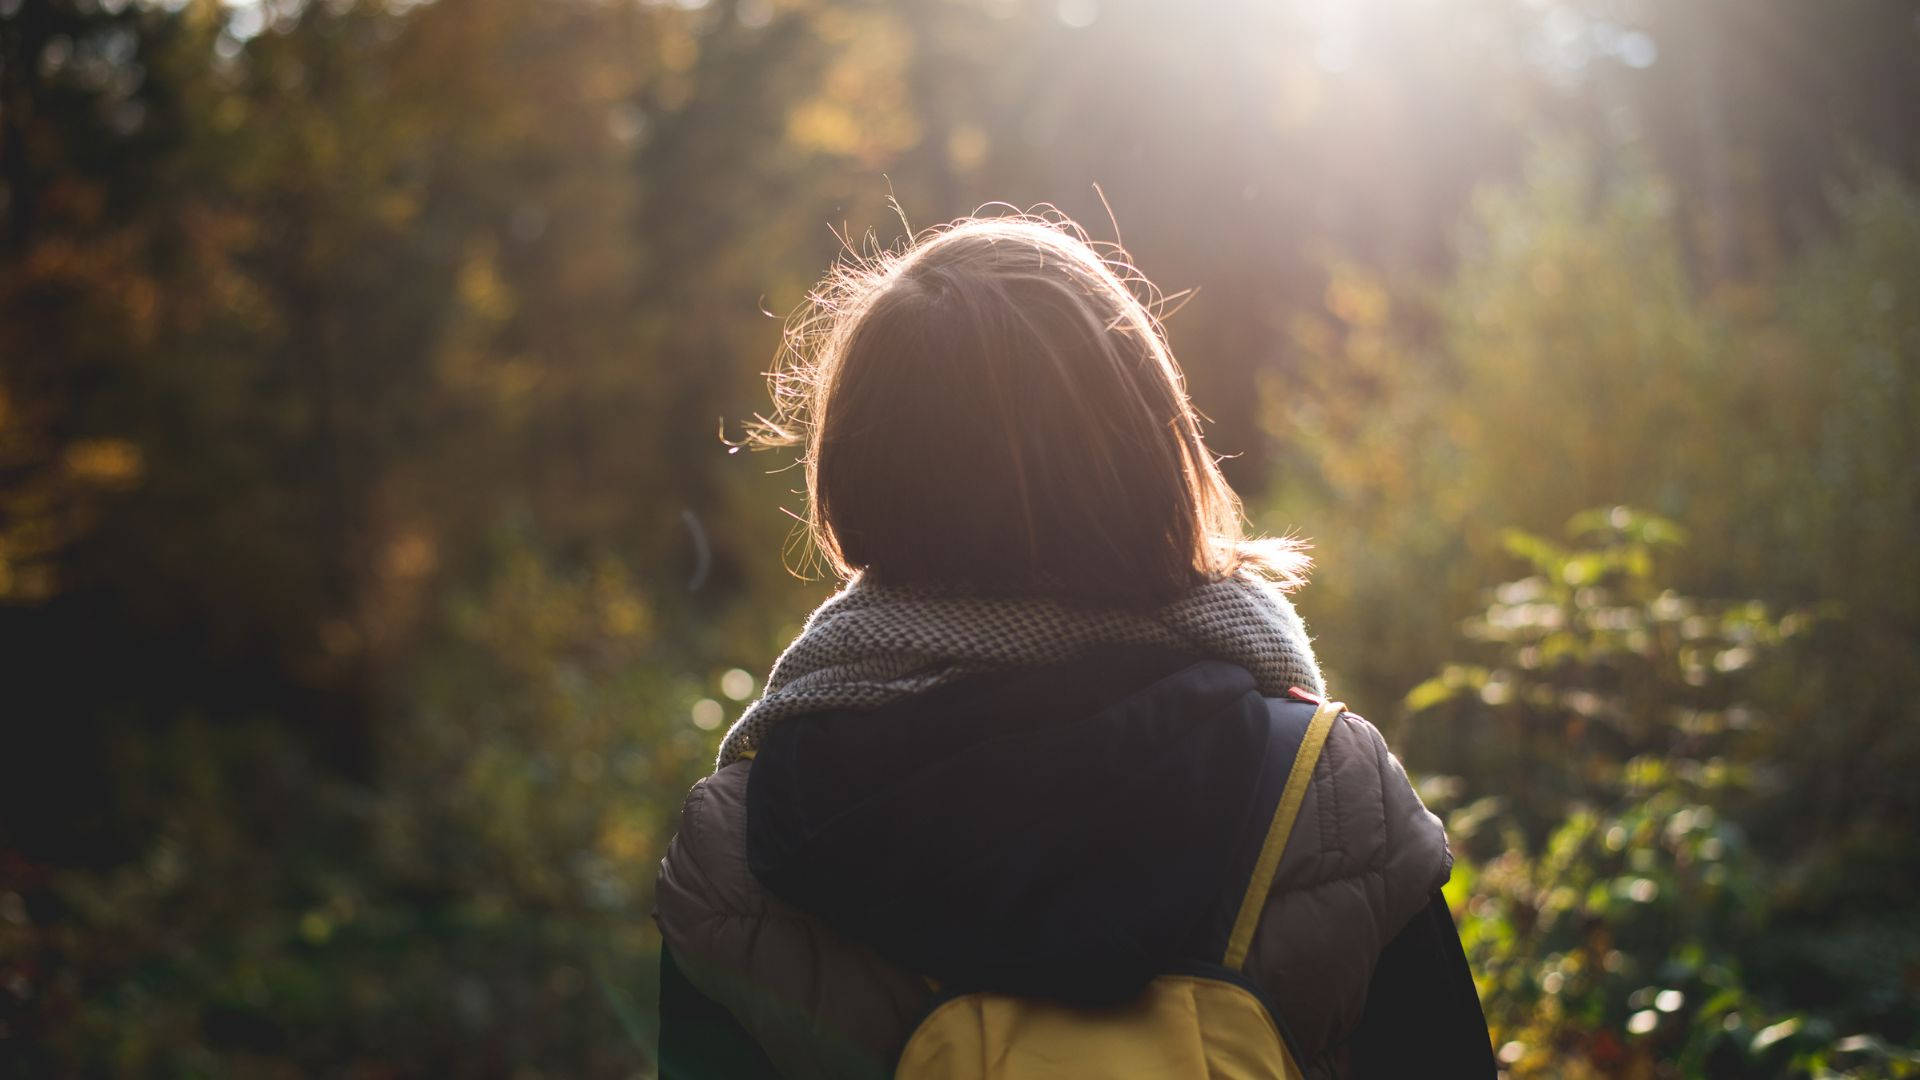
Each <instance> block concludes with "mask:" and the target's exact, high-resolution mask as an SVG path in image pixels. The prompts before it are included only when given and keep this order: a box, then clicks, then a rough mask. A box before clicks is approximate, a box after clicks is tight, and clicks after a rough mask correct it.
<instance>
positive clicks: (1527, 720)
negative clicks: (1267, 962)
mask: <svg viewBox="0 0 1920 1080" xmlns="http://www.w3.org/2000/svg"><path fill="white" fill-rule="evenodd" d="M1917 100H1920V5H1916V4H1914V3H1911V2H1894V0H1847V2H1845V3H1838V4H1819V5H1815V4H1806V3H1801V2H1796V0H1684V2H1678V0H1676V2H1665V3H1662V2H1655V0H1568V2H1559V0H1459V2H1456V3H1440V2H1436V0H1353V2H1349V3H1327V2H1322V0H1286V2H1280V3H1256V2H1253V0H1214V2H1207V3H1195V4H1168V3H1153V2H1148V0H1057V2H1055V0H907V2H901V3H887V4H882V3H876V2H871V0H676V2H652V0H638V2H636V0H618V2H615V0H439V2H436V3H420V2H415V0H385V2H384V3H383V2H377V0H357V2H356V0H313V2H306V0H227V2H215V0H0V716H4V717H5V718H6V719H7V721H8V724H7V731H8V732H9V733H10V734H11V735H13V736H14V738H13V749H12V752H11V753H8V754H5V755H0V1071H5V1072H8V1073H10V1074H13V1073H17V1074H22V1075H109V1074H111V1075H120V1074H130V1075H149V1074H152V1075H228V1074H237V1075H255V1074H259V1075H269V1074H270V1075H300V1074H304V1073H307V1072H316V1073H328V1074H344V1075H394V1074H415V1073H429V1072H431V1073H455V1074H461V1075H504V1074H509V1073H512V1074H515V1075H536V1074H542V1073H547V1074H553V1075H596V1076H598V1075H607V1076H627V1075H632V1074H634V1073H636V1072H638V1073H645V1072H646V1071H647V1070H648V1069H649V1068H650V1055H649V1050H648V1047H649V1046H650V1045H651V1041H652V1038H653V1032H652V1030H651V1026H652V1024H653V1018H652V1008H651V995H652V992H653V981H654V975H653V968H652V964H653V959H652V956H653V953H654V951H655V950H656V949H657V940H656V938H655V936H654V934H653V931H652V926H651V922H650V920H649V919H648V917H647V910H648V906H649V902H650V901H649V893H650V890H651V885H652V879H653V875H654V870H655V865H656V861H657V858H658V856H659V854H660V851H661V849H662V846H663V845H664V843H665V841H666V838H667V837H668V836H670V835H671V832H672V829H673V827H674V821H675V813H676V810H677V806H678V802H679V798H680V795H681V794H682V792H683V791H684V790H685V788H686V786H687V785H688V784H689V783H691V782H692V781H693V780H694V779H695V778H697V777H698V776H699V775H700V774H701V773H702V772H704V771H705V770H706V769H707V768H708V767H709V763H710V761H711V753H712V750H713V747H714V745H715V744H716V742H717V740H718V738H719V731H720V729H721V728H723V727H724V725H725V723H726V722H727V721H728V720H730V719H731V717H732V716H734V715H737V712H738V710H739V708H740V707H741V703H743V702H744V701H746V700H749V699H750V698H751V697H752V696H753V694H754V692H755V691H754V687H755V682H756V680H757V679H758V678H759V677H760V676H761V674H762V673H764V671H765V670H766V668H767V666H768V665H769V663H770V662H771V659H772V657H773V656H774V655H775V653H776V652H777V650H778V648H779V647H780V645H781V644H782V643H783V642H784V641H785V640H786V639H787V638H788V637H789V636H790V635H791V634H792V633H793V632H794V631H795V630H796V629H797V627H798V623H799V620H800V618H801V617H802V616H804V614H805V612H806V611H807V610H808V609H809V607H810V606H811V605H812V604H814V603H816V602H817V601H818V600H819V599H820V598H821V597H822V596H823V595H824V594H825V591H826V589H827V588H828V583H826V582H822V581H818V580H803V579H799V578H796V577H794V576H793V575H791V574H790V573H789V572H788V570H787V566H788V565H789V564H795V565H797V564H799V563H800V562H802V561H803V559H802V557H801V553H799V552H798V551H795V550H793V547H792V545H793V541H794V537H795V534H794V530H793V521H792V519H791V517H789V516H788V514H787V511H791V510H795V509H797V508H798V506H799V496H798V494H797V493H796V491H795V489H796V488H798V487H799V486H800V479H799V477H798V474H797V472H796V471H794V470H791V469H784V470H783V469H782V466H784V465H787V464H788V463H787V462H784V461H773V460H770V459H768V458H767V457H765V456H761V455H750V454H744V453H743V454H732V453H729V452H728V451H729V448H728V446H727V444H726V443H725V442H724V441H723V439H722V438H718V437H716V432H717V431H718V432H719V433H721V434H723V435H730V434H737V433H738V431H739V427H738V425H739V422H740V421H741V420H742V419H744V418H745V417H747V416H749V415H750V414H751V413H752V412H754V411H755V410H757V409H762V408H764V384H763V377H762V373H763V372H764V370H765V369H766V367H767V365H768V364H769V362H770V358H771V357H772V356H773V352H774V348H775V346H776V344H777V341H778V334H779V326H778V323H777V321H776V320H775V319H770V318H768V317H766V316H767V314H769V313H771V314H778V313H781V312H784V311H786V310H788V309H790V308H791V307H792V306H793V305H794V304H796V303H797V302H798V301H799V300H800V299H801V297H802V296H803V294H804V292H805V290H806V289H807V288H808V287H809V286H810V285H811V283H812V282H813V281H814V280H815V279H816V277H817V276H818V275H819V274H820V272H821V271H822V270H824V268H825V267H826V265H827V264H828V263H829V262H830V261H831V260H832V259H833V258H834V257H835V256H836V255H837V254H838V253H839V252H840V250H841V244H842V238H843V237H844V238H848V239H851V240H852V241H853V242H854V243H856V244H858V243H861V242H862V238H863V237H871V239H872V241H873V242H878V243H890V242H895V241H897V240H898V239H899V237H900V236H901V235H902V234H903V233H904V232H905V230H906V228H907V223H909V222H910V223H911V225H912V226H913V227H923V226H925V225H927V224H931V223H933V222H937V221H941V220H946V219H949V218H952V217H954V216H958V215H961V214H964V213H967V212H970V211H972V210H973V209H975V208H976V207H977V206H980V205H981V204H983V203H987V202H989V201H993V200H999V201H1004V202H1007V203H1011V204H1014V205H1016V206H1021V207H1024V206H1027V205H1029V204H1032V203H1038V202H1042V201H1045V202H1051V203H1054V204H1057V205H1058V206H1059V207H1060V208H1061V209H1063V210H1064V211H1066V212H1068V213H1069V214H1071V215H1073V216H1075V217H1076V218H1077V219H1079V220H1080V221H1082V222H1083V223H1085V224H1086V225H1087V226H1088V227H1089V228H1090V229H1091V230H1092V231H1093V232H1094V233H1095V234H1096V235H1097V236H1100V237H1102V238H1105V239H1121V240H1124V242H1125V244H1126V246H1127V247H1128V249H1129V250H1130V251H1131V253H1132V254H1133V256H1134V258H1135V261H1136V262H1137V263H1138V264H1139V266H1140V267H1141V268H1142V269H1143V270H1144V271H1145V272H1146V273H1147V274H1148V275H1149V276H1151V277H1152V278H1153V279H1154V280H1155V281H1156V282H1158V283H1159V284H1160V285H1161V286H1162V287H1163V288H1165V289H1166V290H1167V291H1168V292H1175V291H1179V290H1184V289H1193V290H1196V291H1195V292H1194V294H1193V295H1192V296H1191V298H1190V300H1189V301H1188V302H1187V303H1186V305H1185V306H1184V308H1183V309H1182V310H1181V311H1180V313H1179V314H1178V315H1177V316H1176V317H1175V318H1173V319H1172V321H1171V323H1170V326H1169V330H1170V333H1171V336H1172V338H1173V342H1174V345H1175V349H1176V352H1177V353H1178V355H1179V356H1180V358H1181V360H1182V363H1183V364H1184V366H1185V367H1186V369H1187V373H1188V377H1189V384H1190V388H1191V390H1192V392H1193V395H1194V397H1195V399H1196V401H1197V403H1198V404H1199V406H1200V407H1201V408H1202V410H1204V411H1205V412H1206V413H1207V414H1208V415H1209V416H1210V417H1211V418H1212V420H1213V424H1212V427H1211V429H1210V433H1209V437H1210V438H1211V439H1212V440H1213V443H1214V446H1215V449H1216V450H1217V451H1219V452H1221V453H1224V454H1227V455H1230V457H1229V460H1228V461H1227V462H1226V468H1227V469H1228V472H1229V475H1230V478H1231V479H1232V480H1233V482H1234V483H1235V485H1236V486H1237V487H1238V488H1239V489H1240V491H1241V492H1242V493H1243V494H1244V495H1245V496H1247V499H1248V506H1249V512H1250V515H1251V516H1252V518H1253V519H1254V521H1255V522H1256V524H1257V525H1259V526H1260V527H1262V528H1264V529H1267V530H1270V531H1276V532H1278V531H1296V532H1298V533H1299V534H1301V535H1303V536H1305V537H1307V538H1309V539H1310V540H1311V541H1312V542H1313V545H1314V550H1315V555H1316V559H1317V562H1318V569H1317V571H1316V575H1315V579H1314V581H1313V582H1312V583H1311V584H1310V585H1309V586H1308V587H1307V588H1306V589H1305V591H1303V592H1302V593H1301V595H1300V604H1301V607H1302V610H1303V612H1304V614H1305V615H1306V617H1307V619H1308V621H1309V623H1310V625H1311V626H1312V627H1313V629H1314V631H1315V633H1316V636H1317V638H1318V641H1319V647H1320V649H1321V652H1322V655H1323V660H1324V661H1325V663H1326V664H1327V666H1328V668H1329V673H1330V676H1331V681H1332V683H1333V684H1334V685H1335V686H1336V687H1339V688H1340V689H1341V693H1342V696H1343V697H1344V698H1346V699H1347V700H1349V701H1351V702H1353V703H1354V704H1355V705H1356V707H1359V708H1361V710H1362V711H1363V712H1367V713H1368V714H1369V715H1371V716H1373V717H1374V718H1375V719H1376V721H1378V722H1380V723H1381V724H1382V726H1383V727H1385V728H1386V729H1387V731H1388V734H1389V736H1390V737H1391V738H1393V739H1394V740H1395V744H1396V746H1398V747H1400V749H1401V751H1402V753H1403V756H1404V757H1405V758H1406V759H1407V762H1408V764H1409V767H1410V768H1411V769H1412V770H1413V772H1414V773H1415V774H1416V775H1417V776H1425V777H1427V778H1428V780H1427V783H1428V785H1429V786H1428V794H1429V797H1430V800H1431V801H1433V802H1434V804H1435V805H1436V806H1437V807H1440V808H1442V809H1445V810H1447V811H1448V812H1449V813H1451V815H1452V826H1453V832H1454V835H1455V840H1456V844H1457V845H1458V846H1459V847H1460V848H1461V873H1460V876H1459V877H1458V879H1457V880H1456V883H1455V886H1454V896H1455V900H1456V904H1457V905H1458V913H1459V915H1460V917H1461V919H1462V922H1463V927H1464V928H1465V929H1466V931H1467V933H1468V936H1469V943H1470V946H1471V947H1472V948H1473V949H1474V950H1475V958H1476V963H1477V964H1479V965H1480V967H1481V970H1482V973H1483V976H1484V978H1485V979H1486V984H1485V986H1484V990H1485V992H1486V994H1487V997H1488V1002H1489V1015H1490V1019H1492V1020H1493V1022H1494V1024H1495V1027H1496V1037H1497V1038H1498V1039H1499V1040H1500V1046H1501V1054H1502V1061H1503V1063H1505V1065H1506V1066H1507V1067H1508V1068H1509V1069H1511V1070H1512V1071H1513V1072H1514V1074H1515V1075H1522V1074H1525V1075H1579V1074H1592V1075H1623V1076H1624V1075H1635V1076H1646V1075H1668V1076H1680V1075H1687V1076H1694V1075H1710V1076H1744V1075H1835V1074H1848V1075H1910V1074H1912V1073H1913V1072H1914V1070H1915V1068H1916V1066H1915V1059H1914V1055H1913V1052H1912V1051H1911V1050H1906V1049H1902V1047H1911V1046H1913V1045H1915V1043H1916V1042H1920V940H1916V935H1915V932H1914V926H1915V925H1916V921H1917V920H1916V916H1920V910H1916V906H1915V901H1914V900H1913V896H1912V893H1913V890H1912V883H1913V882H1915V881H1917V880H1920V846H1917V845H1916V844H1915V843H1914V841H1913V838H1912V826H1913V823H1914V822H1915V821H1916V820H1917V819H1920V795H1916V792H1917V791H1920V788H1916V786H1915V785H1914V784H1913V782H1912V780H1911V776H1912V775H1913V774H1914V772H1915V770H1916V769H1917V768H1920V734H1917V733H1920V723H1916V720H1920V711H1917V710H1916V706H1915V704H1914V702H1915V701H1916V700H1920V565H1917V560H1916V557H1915V539H1916V537H1920V469H1917V468H1916V466H1915V463H1916V461H1920V453H1917V452H1916V451H1917V450H1920V448H1916V446H1915V439H1916V432H1920V125H1916V124H1915V123H1914V113H1913V103H1914V102H1915V101H1917ZM1095 184H1098V185H1099V189H1098V190H1096V189H1095V187H1094V185H1095ZM890 197H891V198H894V199H897V201H898V203H899V206H900V207H901V208H902V210H903V211H904V214H903V215H900V216H896V215H895V213H894V210H893V209H892V208H891V206H890V205H889V203H888V200H889V198H890ZM1109 205H1110V208H1111V211H1112V217H1111V219H1110V218H1109V217H1108V208H1109ZM903 218H904V221H903ZM1619 506H1632V507H1636V508H1638V509H1637V510H1636V511H1631V512H1630V511H1625V510H1619V511H1615V510H1607V509H1603V510H1601V511H1599V512H1598V513H1597V516H1595V515H1594V514H1586V512H1587V511H1590V510H1592V508H1595V507H1600V508H1611V507H1619ZM1582 514H1586V516H1579V515H1582ZM1569 520H1573V521H1575V523H1576V535H1575V536H1574V537H1572V538H1571V540H1572V544H1571V546H1563V545H1561V544H1560V543H1559V541H1558V540H1557V539H1556V540H1548V539H1542V538H1546V537H1555V538H1557V537H1559V536H1561V535H1562V533H1563V531H1564V528H1565V526H1566V523H1567V522H1568V521H1569ZM1516 529H1517V530H1523V531H1521V532H1515V531H1514V530H1516ZM1682 535H1684V536H1685V537H1686V540H1685V542H1684V543H1680V542H1678V540H1679V538H1680V537H1681V536H1682ZM1517 571H1518V572H1525V573H1527V574H1528V575H1529V576H1528V577H1526V578H1523V579H1519V580H1515V579H1514V575H1515V573H1516V572H1517ZM1502 581H1506V582H1508V584H1506V585H1503V586H1499V587H1498V588H1496V589H1494V590H1493V591H1492V592H1491V593H1489V592H1487V591H1486V590H1487V589H1488V588H1489V587H1490V586H1492V585H1493V584H1494V583H1496V582H1502ZM1463 620H1465V622H1464V624H1463ZM1463 629H1464V632H1465V636H1464V637H1463ZM1436 673H1437V674H1436ZM1363 703H1364V704H1363ZM1643 881H1644V882H1647V883H1648V884H1646V885H1642V884H1639V883H1640V882H1643ZM1649 889H1651V890H1652V895H1647V893H1648V890H1649ZM1609 965H1611V966H1609ZM1673 995H1678V996H1677V997H1676V996H1673ZM1782 1025H1785V1026H1782Z"/></svg>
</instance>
